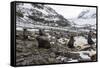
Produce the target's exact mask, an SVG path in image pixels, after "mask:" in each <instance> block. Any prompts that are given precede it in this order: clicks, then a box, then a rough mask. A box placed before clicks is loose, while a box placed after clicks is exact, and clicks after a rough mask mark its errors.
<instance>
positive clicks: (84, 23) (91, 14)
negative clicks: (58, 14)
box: [69, 9, 96, 31]
mask: <svg viewBox="0 0 100 68" xmlns="http://www.w3.org/2000/svg"><path fill="white" fill-rule="evenodd" d="M69 21H70V22H72V23H71V25H72V27H75V28H76V29H80V30H81V31H82V30H83V31H89V30H96V10H95V9H91V10H84V11H82V12H81V13H80V14H79V15H78V17H77V18H73V19H69Z"/></svg>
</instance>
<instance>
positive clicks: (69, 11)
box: [48, 5, 95, 18]
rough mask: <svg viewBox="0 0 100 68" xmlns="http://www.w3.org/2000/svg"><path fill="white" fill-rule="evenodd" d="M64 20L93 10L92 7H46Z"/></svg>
mask: <svg viewBox="0 0 100 68" xmlns="http://www.w3.org/2000/svg"><path fill="white" fill-rule="evenodd" d="M48 6H50V7H51V8H53V9H54V10H55V11H56V12H57V13H59V14H61V15H63V16H64V17H65V18H76V17H77V16H78V15H79V14H80V13H81V12H82V11H84V10H94V9H95V8H92V7H78V6H62V5H60V6H59V5H48Z"/></svg>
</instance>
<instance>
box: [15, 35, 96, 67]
mask: <svg viewBox="0 0 100 68" xmlns="http://www.w3.org/2000/svg"><path fill="white" fill-rule="evenodd" d="M78 38H80V36H79V37H75V40H76V39H77V40H79V39H78ZM83 38H84V37H82V38H81V40H82V39H83ZM48 39H49V40H50V45H51V47H50V48H48V49H46V48H39V47H38V45H39V44H38V41H37V40H36V35H35V34H34V35H32V36H28V39H26V40H23V37H22V36H21V35H17V39H16V65H38V64H53V63H68V62H84V61H96V46H95V45H94V49H92V48H91V47H90V45H88V44H86V43H84V42H82V43H81V42H80V40H79V44H78V41H77V40H76V42H75V48H72V49H71V48H68V47H67V43H68V41H69V39H68V38H55V37H54V36H51V35H48ZM83 40H84V39H83ZM85 41H86V40H85ZM44 43H45V42H44ZM47 45H48V44H47Z"/></svg>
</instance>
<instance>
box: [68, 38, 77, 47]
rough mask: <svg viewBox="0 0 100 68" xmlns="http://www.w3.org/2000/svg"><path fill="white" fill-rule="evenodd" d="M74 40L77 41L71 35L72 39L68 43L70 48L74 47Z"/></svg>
mask: <svg viewBox="0 0 100 68" xmlns="http://www.w3.org/2000/svg"><path fill="white" fill-rule="evenodd" d="M74 42H75V40H74V37H73V36H71V37H70V40H69V42H68V44H67V46H68V47H69V48H74Z"/></svg>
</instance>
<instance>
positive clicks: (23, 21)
mask: <svg viewBox="0 0 100 68" xmlns="http://www.w3.org/2000/svg"><path fill="white" fill-rule="evenodd" d="M16 24H17V26H23V27H25V26H29V27H33V26H34V25H43V26H54V27H57V26H61V27H63V26H69V25H70V22H69V21H68V20H67V19H65V18H64V17H63V16H62V15H60V14H58V13H57V12H56V11H55V10H54V9H52V8H51V7H49V6H47V5H43V4H26V3H18V4H16Z"/></svg>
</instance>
